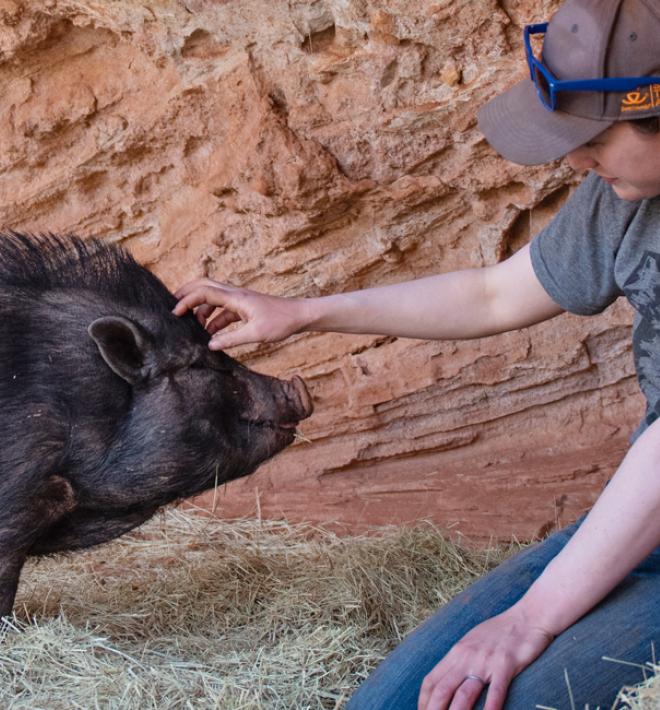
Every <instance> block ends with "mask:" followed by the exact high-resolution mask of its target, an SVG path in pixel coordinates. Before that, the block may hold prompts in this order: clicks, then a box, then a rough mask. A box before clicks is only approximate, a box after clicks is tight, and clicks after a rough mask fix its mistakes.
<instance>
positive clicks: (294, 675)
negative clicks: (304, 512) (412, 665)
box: [0, 510, 660, 710]
mask: <svg viewBox="0 0 660 710" xmlns="http://www.w3.org/2000/svg"><path fill="white" fill-rule="evenodd" d="M496 561H497V556H493V555H492V554H491V555H489V554H488V553H475V552H470V551H468V550H466V549H463V548H461V547H459V546H456V545H454V544H452V543H451V542H449V541H448V540H447V539H446V538H445V537H443V535H442V534H441V533H440V532H439V531H438V530H437V529H435V528H434V527H433V526H431V525H420V526H418V527H416V528H414V529H405V528H404V529H402V528H392V529H383V530H380V531H378V532H375V533H374V534H373V535H369V536H362V537H343V538H339V537H337V536H335V535H333V534H332V533H330V532H328V531H324V530H321V529H318V528H314V527H311V526H291V525H287V524H285V523H281V522H264V521H233V522H226V521H220V520H217V519H213V518H208V517H202V516H198V515H195V514H193V513H190V512H183V511H181V510H169V511H166V512H164V513H163V514H161V515H159V516H158V517H157V518H156V519H155V520H153V521H152V522H150V523H149V524H148V525H146V526H145V527H143V528H142V529H141V530H139V531H137V532H135V533H133V534H132V535H130V536H125V537H124V538H122V539H121V540H119V541H117V542H115V543H113V544H110V545H105V546H102V547H99V548H98V549H96V550H91V551H87V552H84V553H76V554H72V555H69V556H66V557H65V556H61V557H58V558H50V559H43V560H40V561H32V562H30V563H29V564H28V565H27V566H26V568H25V571H24V575H23V580H22V583H21V587H20V589H19V595H18V598H17V604H16V614H15V616H14V618H13V620H11V621H10V622H9V623H7V624H6V625H5V627H4V630H3V631H2V636H1V638H0V707H2V708H3V710H18V709H19V708H20V709H24V710H28V709H29V710H42V709H43V710H60V709H61V710H65V709H66V710H75V709H81V710H83V709H84V710H95V709H97V708H98V709H103V710H111V709H114V708H116V709H117V710H119V709H120V708H121V710H127V709H133V708H135V709H136V710H138V709H139V710H148V709H150V708H154V709H155V708H158V709H159V710H162V709H163V708H166V709H167V708H190V709H191V710H192V709H195V710H197V709H201V708H223V709H224V708H227V709H231V710H238V709H241V708H264V709H267V710H277V709H279V708H282V709H285V708H286V710H297V709H300V710H302V709H303V708H337V707H342V706H343V704H344V701H345V700H346V698H347V697H348V696H349V695H350V693H351V691H352V690H353V689H354V688H355V687H356V686H357V685H358V684H359V682H360V681H361V679H363V678H364V677H366V675H367V674H368V672H369V671H370V670H371V669H372V668H373V667H374V665H375V664H376V663H377V662H378V661H379V660H380V659H381V658H382V657H383V655H384V654H385V653H386V652H387V651H388V650H389V649H391V648H392V647H393V646H394V645H395V644H396V642H397V641H398V640H399V639H400V638H401V637H402V635H403V634H405V633H406V632H408V631H409V630H410V629H412V628H413V627H414V626H416V625H417V624H418V623H419V622H420V621H421V620H422V619H423V618H424V617H426V616H428V614H430V613H431V612H432V611H434V610H435V609H436V608H437V607H438V606H440V605H441V604H442V603H444V602H445V601H447V600H448V599H450V598H451V597H452V596H453V595H454V594H456V593H457V592H458V591H460V590H461V589H463V588H464V587H465V586H466V585H467V584H468V583H469V582H470V581H472V580H474V579H475V578H476V577H477V576H479V575H480V574H481V573H482V572H484V571H485V570H487V569H489V568H490V567H492V566H493V565H494V564H495V563H496ZM648 692H650V693H655V695H654V697H655V702H656V705H654V706H653V707H657V699H658V697H659V695H658V694H659V693H660V689H658V690H655V691H654V690H653V689H651V690H650V691H648ZM635 693H637V696H636V697H635V699H632V700H630V701H629V705H630V707H635V708H648V707H651V705H649V704H648V702H647V700H646V697H647V696H646V695H645V694H646V693H647V690H646V689H640V690H636V691H635ZM628 697H629V698H633V695H630V694H629V696H628ZM637 698H639V699H637ZM645 703H646V704H645Z"/></svg>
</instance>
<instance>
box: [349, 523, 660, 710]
mask: <svg viewBox="0 0 660 710" xmlns="http://www.w3.org/2000/svg"><path fill="white" fill-rule="evenodd" d="M578 525H579V523H574V524H573V525H571V526H569V527H567V528H565V529H564V530H560V531H559V532H557V533H555V534H553V535H551V536H550V537H548V538H547V539H546V540H544V541H543V542H540V543H538V544H536V545H534V546H532V547H529V548H527V549H526V550H523V551H522V552H521V553H519V554H517V555H515V556H514V557H512V558H510V559H508V560H507V561H505V562H504V563H502V564H501V565H499V567H497V568H496V569H494V570H493V571H492V572H490V573H489V574H487V575H485V576H484V577H482V578H481V579H479V580H477V581H476V582H475V583H474V584H472V585H471V586H470V587H468V588H467V589H466V590H465V591H463V592H462V593H461V594H459V595H458V596H457V597H455V598H454V599H453V600H452V601H451V602H449V603H448V604H446V605H445V606H443V607H442V608H441V609H440V611H438V612H437V613H436V614H435V615H434V616H432V617H431V618H430V619H428V620H427V621H426V622H425V623H423V624H422V625H421V626H420V627H419V628H417V629H416V630H415V631H413V632H412V633H411V634H410V635H409V636H407V637H406V638H405V639H404V640H403V641H402V642H401V644H400V645H399V646H398V647H397V648H395V649H394V651H393V652H392V653H391V654H390V655H389V656H388V657H387V658H386V659H385V660H384V661H383V662H382V663H381V664H380V665H379V666H378V668H376V670H375V671H374V672H373V673H372V674H371V675H370V676H369V678H367V680H366V681H365V682H364V683H363V684H362V686H360V688H358V690H357V692H356V693H355V694H354V695H353V697H352V698H351V699H350V701H349V703H348V705H347V708H346V710H416V708H417V697H418V695H419V689H420V686H421V684H422V680H423V679H424V676H425V675H426V674H427V673H429V671H431V669H432V668H433V667H434V666H435V665H436V664H437V663H438V662H439V661H440V660H441V659H442V658H443V657H444V656H445V654H446V653H447V652H448V651H449V649H450V648H451V647H452V646H453V645H454V644H455V643H456V642H457V641H458V640H459V639H460V638H462V637H463V636H464V635H465V634H466V633H467V632H468V631H469V630H470V629H471V628H473V627H474V626H476V625H477V624H479V623H481V622H482V621H485V620H486V619H489V618H490V617H492V616H495V615H496V614H499V613H501V612H503V611H505V610H506V609H508V608H509V607H510V606H511V605H512V604H514V603H515V602H516V601H518V599H520V598H521V597H522V596H523V594H524V593H525V592H526V591H527V589H528V587H529V586H530V585H531V584H532V582H534V580H535V579H536V578H537V577H538V576H539V575H540V574H541V572H542V571H543V569H544V568H545V566H546V565H547V564H548V562H550V560H551V559H552V558H553V557H555V555H557V553H558V552H559V551H560V550H561V549H562V548H563V547H564V545H565V544H566V543H567V542H568V540H569V539H570V537H571V535H572V534H573V533H574V532H575V530H576V529H577V527H578ZM659 640H660V547H659V548H657V549H656V550H655V551H654V552H653V553H652V554H651V555H650V556H649V557H648V558H647V559H646V560H644V562H643V563H642V564H640V565H639V566H638V567H637V568H636V569H635V570H634V571H633V572H631V573H630V574H629V575H628V576H627V577H626V578H625V579H624V580H623V581H622V582H621V583H620V584H619V585H618V586H617V587H616V588H615V589H614V590H613V591H612V592H611V593H610V594H609V596H607V597H606V598H605V599H604V600H603V601H602V602H601V603H600V604H598V605H597V606H596V607H594V608H593V609H592V610H591V611H590V612H589V613H588V614H587V615H585V616H584V617H582V619H580V620H579V621H577V622H576V623H575V624H573V626H571V627H569V628H568V629H566V631H564V632H563V633H562V634H560V635H559V636H557V638H556V639H555V640H554V641H553V642H552V643H551V644H550V646H549V647H548V648H547V649H546V651H545V652H544V653H543V654H542V655H541V656H539V658H537V659H536V661H534V663H532V664H531V665H530V666H528V667H527V668H526V669H525V670H523V671H522V672H521V673H520V674H519V675H518V676H517V677H516V678H514V680H513V682H512V684H511V686H510V689H509V693H508V695H507V702H506V705H505V707H506V709H507V710H517V709H518V708H520V709H522V708H525V710H531V709H533V708H534V706H535V705H537V704H538V705H545V706H547V707H551V708H557V709H558V710H560V709H561V710H563V709H564V708H570V707H571V705H570V699H569V691H568V689H567V684H566V680H565V675H564V670H566V671H567V673H568V679H569V683H570V688H571V692H572V694H573V699H574V702H575V707H576V708H578V709H579V710H582V709H583V708H584V706H585V705H586V704H587V703H588V704H589V707H591V708H595V707H596V706H597V705H600V706H601V708H609V707H611V705H612V703H613V702H614V699H615V698H616V695H617V693H618V692H619V690H620V689H621V687H622V686H624V685H628V684H629V685H634V684H636V683H640V682H641V681H642V680H644V676H643V674H642V671H641V669H640V668H636V667H634V666H630V665H624V664H622V663H613V662H611V661H604V660H602V657H603V656H609V657H610V658H616V659H619V660H621V661H627V662H630V663H639V664H644V663H645V662H646V661H650V660H651V658H652V656H651V644H652V642H655V645H656V649H657V650H658V651H660V644H659V643H658V641H659ZM486 692H487V689H484V692H482V694H481V697H480V698H479V702H478V703H477V705H476V707H477V708H481V707H483V703H484V702H485V699H486Z"/></svg>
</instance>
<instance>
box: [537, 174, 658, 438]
mask: <svg viewBox="0 0 660 710" xmlns="http://www.w3.org/2000/svg"><path fill="white" fill-rule="evenodd" d="M531 257H532V265H533V267H534V271H535V272H536V275H537V277H538V279H539V280H540V282H541V284H542V285H543V287H544V288H545V290H546V291H547V292H548V294H549V295H550V297H551V298H552V300H553V301H555V302H556V303H558V304H559V305H560V306H561V307H562V308H564V309H565V310H567V311H570V312H571V313H578V314H580V315H593V314H596V313H600V312H601V311H603V310H604V309H605V308H607V306H609V305H610V304H611V303H612V302H613V301H614V300H616V299H617V298H618V297H619V296H625V297H626V298H627V299H628V301H629V302H630V303H631V305H632V306H633V308H634V309H635V319H634V323H633V353H634V357H635V368H636V370H637V379H638V380H639V386H640V387H641V390H642V392H643V394H644V396H645V397H646V416H645V417H644V419H643V420H642V423H641V424H640V426H639V427H638V429H637V431H636V432H635V434H634V435H633V440H634V439H636V438H637V437H638V436H639V435H640V434H641V433H642V431H644V429H646V427H647V426H649V424H651V423H653V422H654V421H655V420H656V419H657V418H658V417H660V197H654V198H652V199H649V200H641V201H639V202H629V201H627V200H622V199H620V198H618V197H617V196H616V194H615V193H614V191H613V190H612V188H611V187H610V186H609V185H608V184H607V183H606V182H605V181H603V180H601V179H600V178H599V177H598V176H597V175H595V174H593V173H592V174H591V175H590V176H589V177H588V178H586V179H585V180H584V182H583V183H582V184H581V185H580V186H579V187H578V189H577V190H576V191H575V193H574V194H573V195H572V196H571V198H570V199H569V200H568V202H566V204H565V205H564V206H563V207H562V209H561V210H560V211H559V214H558V215H557V216H556V217H555V219H553V220H552V222H551V223H550V225H548V227H546V229H544V230H543V231H542V232H541V233H540V234H539V235H538V236H537V237H536V238H535V239H534V240H533V242H532V244H531Z"/></svg>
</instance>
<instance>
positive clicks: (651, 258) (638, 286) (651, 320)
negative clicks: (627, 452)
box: [623, 251, 660, 424]
mask: <svg viewBox="0 0 660 710" xmlns="http://www.w3.org/2000/svg"><path fill="white" fill-rule="evenodd" d="M623 290H624V292H625V294H626V296H627V297H628V300H629V301H630V303H631V304H632V305H633V307H634V308H635V310H636V311H637V318H636V319H635V329H634V332H633V353H634V356H635V365H636V369H637V378H638V380H639V386H640V387H641V389H642V392H644V394H645V395H646V398H647V401H648V402H649V410H648V415H647V420H646V422H647V424H651V423H652V422H654V421H655V420H656V419H658V417H660V254H656V253H655V252H652V251H645V252H644V255H643V256H642V258H641V259H640V261H639V263H638V264H637V266H636V267H635V268H634V270H633V271H632V273H631V274H630V276H629V277H628V280H627V281H626V282H625V284H624V285H623Z"/></svg>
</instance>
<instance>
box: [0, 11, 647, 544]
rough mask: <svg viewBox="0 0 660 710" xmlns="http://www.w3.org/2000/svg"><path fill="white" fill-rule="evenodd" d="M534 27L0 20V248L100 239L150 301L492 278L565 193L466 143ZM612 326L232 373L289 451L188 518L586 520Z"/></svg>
mask: <svg viewBox="0 0 660 710" xmlns="http://www.w3.org/2000/svg"><path fill="white" fill-rule="evenodd" d="M557 5H558V3H557V2H556V1H555V0H504V1H503V2H497V1H496V0H484V1H483V2H478V3H477V2H473V1H472V0H437V1H436V2H423V1H422V0H385V1H384V2H380V3H366V2H364V1H363V0H306V1H297V0H289V1H288V2H283V1H280V0H273V1H272V2H271V1H269V2H266V0H243V1H241V2H218V1H213V2H212V1H211V0H185V1H184V0H152V1H147V0H143V1H138V0H114V2H111V3H103V2H94V1H92V0H31V1H30V2H28V1H27V0H0V86H1V87H2V97H3V101H2V102H1V104H0V146H2V150H1V151H0V226H1V227H2V228H15V229H22V230H33V231H45V230H50V231H65V232H77V233H79V234H81V235H83V236H100V237H103V238H106V239H108V240H113V241H118V242H122V243H123V244H125V245H126V246H127V247H128V248H129V249H131V250H132V251H133V252H134V254H135V255H136V256H137V257H138V258H139V259H140V260H142V261H143V262H144V263H146V264H148V265H149V266H150V267H151V268H153V269H154V270H155V271H156V273H158V274H159V275H160V276H161V277H162V278H163V279H164V280H165V281H166V283H168V285H170V286H171V287H176V286H177V285H179V284H180V283H181V282H183V281H185V280H188V279H190V278H192V277H196V276H200V275H209V276H211V277H213V278H217V279H221V280H225V281H229V282H232V283H234V284H238V285H244V286H248V287H252V288H257V289H261V290H264V291H268V292H270V293H275V294H282V295H289V294H290V295H293V294H295V295H303V294H305V295H317V294H327V293H333V292H337V291H346V290H353V289H357V288H362V287H367V286H371V285H376V284H383V283H392V282H397V281H402V280H405V279H410V278H415V277H419V276H423V275H427V274H431V273H437V272H444V271H449V270H453V269H456V268H465V267H471V266H482V265H486V264H492V263H495V262H497V261H498V260H501V259H503V258H505V257H506V256H507V255H509V254H510V253H512V252H513V251H515V250H516V249H517V248H519V247H520V246H521V245H522V244H524V243H525V242H526V241H527V240H528V239H529V238H530V236H531V235H533V234H534V233H536V232H537V231H538V229H539V228H540V227H541V226H542V225H543V224H544V223H546V222H547V220H548V219H549V218H550V217H551V216H552V214H554V213H555V211H556V210H557V208H558V207H559V206H560V204H561V203H562V202H563V201H564V200H565V198H566V197H567V195H568V194H569V192H570V190H571V189H572V187H573V186H574V185H575V184H576V182H577V180H578V177H577V176H575V175H573V174H572V173H571V171H570V170H569V169H568V168H567V167H566V166H565V165H561V164H555V165H551V166H544V167H538V168H522V167H519V166H515V165H510V164H507V163H506V162H505V161H503V160H502V159H500V158H498V157H497V156H496V155H495V154H494V153H493V151H492V150H491V149H490V148H489V147H488V145H487V144H486V142H485V141H484V139H483V137H482V136H481V135H480V134H479V132H478V131H477V129H476V124H475V110H476V108H477V107H478V106H479V105H480V104H481V103H482V102H483V101H485V100H487V99H488V98H489V97H491V96H492V95H494V94H495V93H497V92H498V91H499V90H501V89H502V88H503V87H505V86H507V85H509V84H511V83H512V82H514V81H515V80H516V79H518V78H519V77H522V76H524V71H525V68H524V62H523V61H522V60H521V42H520V36H521V27H522V25H523V24H524V23H525V22H527V21H540V20H543V19H544V18H546V17H548V16H549V15H550V14H551V12H552V11H553V10H554V9H555V8H556V7H557ZM630 323H631V314H630V311H629V309H628V307H627V306H626V305H625V304H623V303H618V304H616V305H615V306H614V307H613V308H611V309H609V311H608V312H607V313H605V314H603V315H601V316H598V317H594V318H582V319H581V318H576V317H573V316H561V317H560V318H558V319H555V320H554V321H552V322H550V323H546V324H543V325H540V326H536V327H534V328H531V329H529V330H526V331H523V332H520V333H515V334H506V335H502V336H498V337H493V338H490V339H484V340H475V341H469V342H444V343H438V342H421V341H413V340H402V339H400V340H396V339H392V338H377V337H372V336H348V335H334V334H308V335H301V336H296V337H294V338H291V339H290V340H288V341H287V342H285V343H280V344H276V345H268V346H249V347H245V348H242V349H239V350H238V351H237V352H235V353H234V354H236V355H237V356H239V357H240V358H241V359H242V360H243V361H244V362H246V363H247V364H249V365H250V366H252V367H254V368H256V369H260V370H262V371H264V372H268V373H272V374H278V375H280V376H287V377H288V376H291V375H292V374H294V373H298V374H301V375H302V376H303V377H304V378H305V379H306V381H307V382H308V384H309V387H310V390H311V392H312V394H313V396H314V399H315V402H316V413H315V414H314V415H313V417H312V418H311V419H310V420H308V421H306V422H305V423H304V424H303V426H302V430H303V433H304V434H305V435H306V436H307V437H308V438H309V439H310V440H311V442H312V443H311V444H306V443H300V444H297V445H295V446H293V447H291V448H290V449H289V450H287V451H286V452H284V453H283V454H281V455H280V456H278V457H277V458H276V459H274V460H272V461H271V462H269V463H267V464H266V465H264V466H263V467H262V469H261V470H260V471H259V472H258V473H257V474H255V475H254V476H252V477H250V478H248V479H244V480H240V481H236V482H234V483H232V484H230V485H228V486H226V487H224V488H223V489H222V490H220V491H218V492H217V493H216V495H215V496H214V495H213V494H209V495H207V496H206V497H204V498H203V499H202V502H203V504H204V505H206V506H209V507H210V506H212V505H213V504H215V507H216V514H221V515H225V516H235V515H251V514H255V513H257V514H259V515H262V516H264V517H281V516H284V517H287V518H289V519H290V520H301V519H304V520H313V521H320V522H323V523H325V524H337V523H338V524H340V527H341V529H353V530H356V529H361V528H363V527H364V526H367V525H371V524H374V523H378V524H386V523H401V522H410V521H414V520H419V519H430V520H434V521H436V522H437V523H438V524H440V525H442V526H449V527H450V528H451V529H452V530H455V531H458V532H461V533H463V534H465V535H467V536H468V537H469V538H470V539H473V540H475V541H477V542H484V541H487V540H488V539H490V538H509V537H510V536H511V535H516V536H518V537H519V538H523V539H527V538H530V537H533V536H534V535H537V534H541V533H543V532H545V531H546V530H548V529H550V528H552V526H554V525H555V524H556V523H557V522H567V521H568V520H570V519H571V518H573V517H575V516H576V515H577V514H578V513H580V512H581V511H583V510H584V509H586V508H587V507H588V506H589V505H590V504H591V503H592V502H593V500H594V498H595V496H596V495H597V493H598V490H599V489H600V487H601V486H602V485H603V483H604V481H605V480H606V479H607V477H608V476H609V475H610V474H611V473H612V471H613V470H614V469H615V468H616V465H617V463H618V462H619V461H620V459H621V457H622V455H623V453H624V451H625V449H626V446H627V437H628V435H629V434H630V432H631V431H632V429H633V428H634V426H635V423H636V420H637V419H638V418H639V416H640V414H641V411H642V401H641V397H640V395H639V394H638V391H637V387H636V383H635V378H634V371H633V366H632V357H631V351H630V346H629V340H630ZM198 502H199V501H198Z"/></svg>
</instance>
